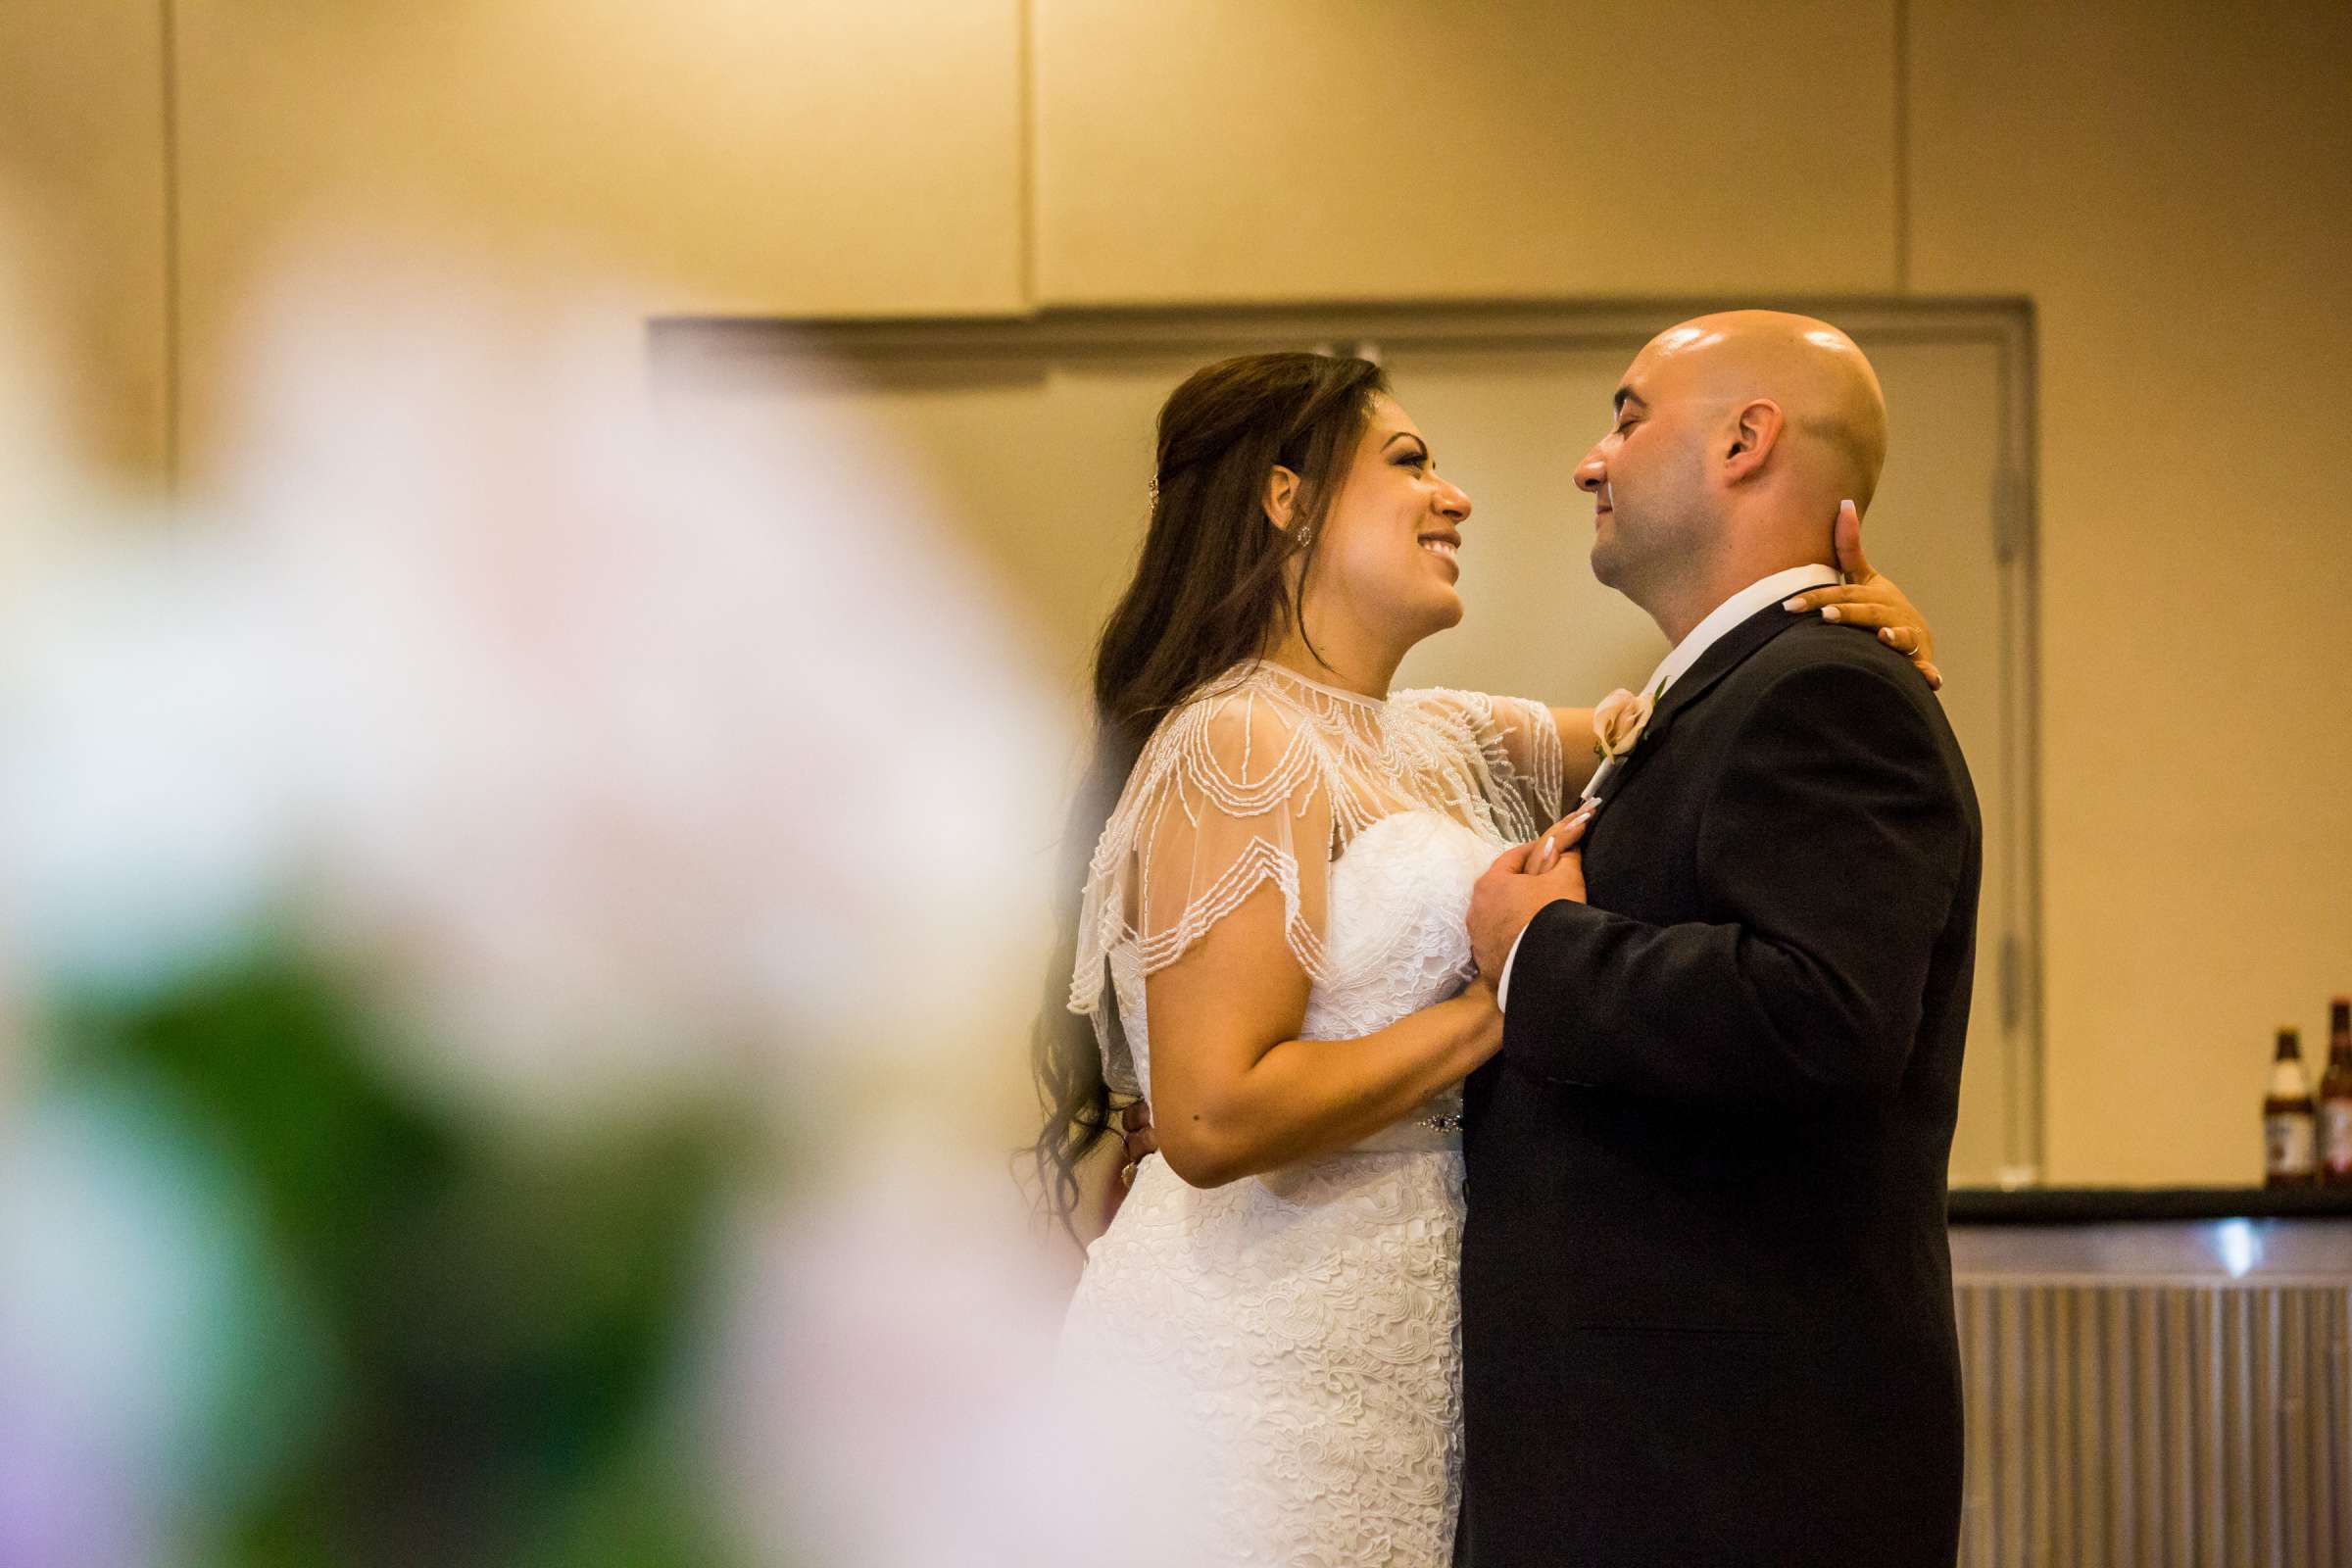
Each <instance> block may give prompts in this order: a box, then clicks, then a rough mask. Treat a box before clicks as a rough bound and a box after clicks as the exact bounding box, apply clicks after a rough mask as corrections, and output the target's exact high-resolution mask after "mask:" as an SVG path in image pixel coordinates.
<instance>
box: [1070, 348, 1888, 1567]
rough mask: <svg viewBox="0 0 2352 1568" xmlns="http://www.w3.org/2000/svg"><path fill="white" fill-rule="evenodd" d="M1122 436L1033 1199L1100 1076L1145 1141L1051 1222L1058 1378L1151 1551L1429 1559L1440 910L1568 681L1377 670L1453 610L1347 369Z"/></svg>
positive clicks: (1440, 1282) (1545, 771)
mask: <svg viewBox="0 0 2352 1568" xmlns="http://www.w3.org/2000/svg"><path fill="white" fill-rule="evenodd" d="M1158 433H1159V439H1158V467H1157V473H1156V476H1155V478H1154V480H1153V484H1152V494H1153V501H1152V520H1151V525H1150V528H1149V531H1148V533H1147V535H1146V538H1145V541H1144V547H1143V555H1142V559H1141V561H1140V562H1139V564H1138V565H1137V569H1136V573H1135V578H1134V580H1133V581H1132V582H1131V583H1130V584H1129V585H1128V587H1127V590H1126V593H1125V594H1124V596H1123V597H1122V598H1121V599H1120V601H1119V604H1118V607H1117V609H1116V610H1114V611H1113V612H1112V613H1111V616H1110V619H1109V621H1108V623H1107V624H1106V626H1105V627H1104V629H1103V636H1102V641H1101V643H1100V646H1099V647H1098V649H1097V653H1096V660H1095V700H1096V705H1097V713H1098V721H1099V736H1098V751H1097V756H1096V760H1095V770H1094V774H1093V778H1094V785H1093V788H1092V790H1091V791H1090V793H1089V794H1088V795H1087V796H1086V797H1084V798H1082V801H1081V805H1080V832H1081V833H1082V834H1083V835H1084V837H1085V838H1087V839H1092V840H1094V842H1095V846H1096V847H1095V851H1094V855H1093V858H1092V860H1091V862H1090V864H1089V866H1088V871H1087V876H1086V882H1085V888H1084V893H1083V903H1082V905H1081V907H1080V910H1079V916H1078V924H1077V929H1076V933H1075V938H1074V943H1073V946H1072V949H1071V952H1072V956H1073V963H1074V967H1073V969H1072V971H1070V972H1071V973H1072V975H1073V976H1074V979H1073V981H1072V984H1071V987H1070V991H1069V1009H1070V1012H1071V1013H1075V1014H1080V1015H1083V1019H1084V1020H1085V1021H1083V1022H1082V1021H1081V1019H1079V1018H1072V1017H1069V1016H1068V1015H1067V1014H1063V1015H1062V1016H1063V1018H1064V1020H1065V1024H1066V1025H1074V1026H1075V1027H1074V1028H1071V1027H1059V1028H1056V1027H1054V1026H1053V1025H1051V1023H1049V1024H1048V1025H1047V1026H1046V1032H1045V1034H1044V1036H1043V1038H1042V1039H1041V1047H1040V1052H1041V1054H1040V1076H1041V1083H1042V1085H1043V1086H1044V1088H1045V1090H1046V1092H1047V1094H1048V1096H1049V1098H1050V1100H1051V1101H1052V1102H1053V1104H1054V1110H1053V1113H1052V1117H1051V1119H1050V1121H1049V1122H1048V1124H1047V1127H1046V1129H1045V1131H1044V1133H1043V1135H1042V1136H1041V1137H1040V1139H1039V1142H1038V1153H1039V1156H1040V1160H1041V1164H1042V1166H1043V1167H1044V1169H1045V1171H1046V1174H1047V1175H1048V1177H1049V1179H1050V1187H1051V1190H1052V1194H1053V1196H1054V1200H1055V1201H1056V1204H1057V1206H1058V1207H1059V1208H1060V1209H1061V1211H1062V1214H1063V1217H1064V1218H1065V1220H1066V1219H1067V1218H1068V1215H1069V1213H1070V1211H1071V1209H1072V1208H1073V1207H1074V1204H1075V1201H1076V1198H1077V1193H1078V1184H1077V1178H1076V1166H1077V1163H1078V1161H1079V1159H1080V1158H1081V1157H1083V1155H1084V1154H1085V1153H1086V1152H1087V1151H1088V1150H1089V1149H1090V1148H1091V1147H1092V1146H1093V1145H1094V1144H1095V1143H1096V1142H1097V1141H1098V1140H1099V1139H1100V1138H1101V1137H1102V1136H1103V1134H1104V1133H1105V1132H1107V1131H1108V1130H1109V1126H1110V1123H1109V1115H1108V1111H1109V1104H1110V1098H1109V1097H1110V1095H1111V1094H1113V1093H1115V1094H1118V1095H1121V1096H1139V1097H1142V1098H1144V1099H1147V1100H1149V1102H1150V1103H1151V1106H1152V1120H1153V1121H1154V1122H1155V1124H1156V1136H1157V1141H1158V1152H1156V1153H1153V1154H1147V1155H1146V1156H1145V1157H1144V1158H1142V1159H1141V1161H1140V1162H1139V1163H1138V1164H1137V1165H1136V1166H1135V1167H1133V1171H1132V1178H1133V1179H1132V1186H1131V1189H1130V1191H1129V1192H1128V1194H1127V1197H1126V1198H1125V1200H1124V1201H1123V1202H1122V1203H1121V1204H1120V1206H1119V1208H1118V1211H1117V1214H1116V1216H1115V1218H1114V1219H1113V1220H1112V1222H1111V1224H1110V1227H1109V1229H1108V1231H1107V1232H1106V1233H1105V1234H1104V1235H1103V1237H1102V1238H1101V1239H1100V1240H1098V1241H1097V1242H1095V1243H1094V1245H1093V1246H1092V1247H1090V1248H1089V1249H1088V1250H1087V1262H1086V1267H1085V1271H1084V1273H1083V1275H1082V1277H1081V1279H1080V1282H1079V1286H1078V1291H1077V1295H1076V1297H1075V1299H1073V1301H1072V1302H1071V1306H1070V1311H1069V1317H1068V1320H1067V1323H1066V1326H1065V1328H1064V1331H1063V1336H1062V1344H1061V1354H1062V1360H1063V1375H1064V1381H1065V1383H1066V1384H1070V1385H1073V1386H1077V1385H1083V1386H1086V1387H1090V1388H1092V1389H1094V1390H1097V1391H1100V1392H1102V1393H1103V1395H1104V1397H1108V1398H1110V1399H1112V1400H1114V1401H1115V1403H1116V1405H1117V1408H1118V1414H1117V1418H1116V1425H1117V1428H1118V1438H1119V1445H1120V1446H1121V1447H1122V1448H1124V1449H1126V1450H1127V1451H1128V1452H1129V1453H1130V1454H1131V1455H1133V1456H1138V1457H1139V1462H1141V1463H1143V1465H1144V1468H1145V1469H1146V1470H1147V1471H1148V1472H1149V1473H1150V1475H1151V1476H1152V1483H1153V1487H1152V1490H1153V1492H1154V1493H1155V1494H1156V1495H1157V1496H1158V1498H1159V1499H1160V1500H1161V1501H1162V1502H1163V1503H1164V1504H1165V1505H1166V1506H1165V1511H1164V1512H1162V1513H1156V1514H1152V1515H1150V1516H1149V1517H1151V1518H1152V1520H1153V1521H1154V1522H1153V1523H1152V1524H1151V1525H1150V1527H1149V1528H1150V1529H1151V1530H1152V1532H1154V1534H1158V1535H1164V1536H1167V1537H1170V1538H1171V1539H1161V1540H1159V1541H1158V1542H1157V1543H1156V1545H1155V1550H1154V1553H1153V1554H1154V1555H1156V1554H1158V1553H1159V1552H1165V1554H1166V1555H1167V1556H1168V1558H1169V1559H1170V1560H1177V1561H1186V1562H1241V1561H1249V1562H1259V1563H1282V1564H1328V1565H1339V1564H1388V1563H1397V1564H1444V1563H1446V1562H1449V1561H1450V1560H1451V1556H1452V1540H1453V1528H1454V1517H1455V1512H1456V1508H1457V1504H1458V1499H1459V1496H1460V1460H1461V1444H1460V1415H1461V1393H1460V1389H1461V1374H1460V1364H1459V1356H1460V1349H1459V1344H1458V1299H1457V1286H1456V1278H1455V1269H1456V1263H1457V1260H1458V1255H1459V1247H1460V1235H1461V1217H1462V1202H1463V1197H1462V1164H1461V1155H1460V1152H1459V1151H1460V1145H1461V1138H1460V1130H1459V1129H1460V1125H1461V1118H1460V1096H1459V1085H1460V1083H1461V1080H1462V1079H1463V1077H1464V1076H1465V1075H1467V1074H1468V1073H1469V1072H1470V1070H1471V1069H1472V1068H1474V1067H1476V1066H1478V1065H1479V1064H1480V1063H1481V1062H1484V1061H1485V1060H1486V1059H1487V1058H1488V1057H1489V1056H1491V1055H1493V1054H1495V1051H1496V1050H1497V1048H1498V1047H1499V1046H1500V1044H1501V1041H1502V1016H1501V1014H1500V1012H1499V1011H1498V1010H1497V1009H1496V1006H1495V995H1494V991H1493V989H1492V986H1491V984H1489V983H1478V977H1477V976H1476V975H1475V973H1474V969H1473V966H1472V964H1471V961H1470V949H1469V942H1468V938H1467V936H1466V935H1465V933H1464V929H1463V914H1464V911H1465V909H1466V908H1467V907H1468V903H1469V896H1470V887H1471V884H1472V882H1473V881H1475V880H1476V878H1477V877H1478V875H1479V873H1480V872H1482V871H1483V870H1485V869H1486V867H1487V865H1488V864H1489V863H1490V862H1491V861H1492V860H1493V859H1494V858H1495V855H1496V854H1497V853H1498V852H1499V851H1501V850H1502V849H1504V848H1505V847H1507V846H1509V845H1511V844H1514V843H1522V842H1526V841H1529V840H1532V839H1533V838H1535V837H1536V835H1537V834H1538V833H1540V832H1543V831H1544V828H1545V827H1546V825H1547V824H1551V823H1553V822H1554V821H1555V819H1557V818H1558V817H1559V816H1560V813H1561V809H1562V806H1563V804H1564V802H1565V800H1566V799H1567V798H1569V797H1570V796H1571V795H1573V793H1574V792H1575V791H1577V790H1578V789H1580V788H1582V787H1583V785H1584V783H1585V781H1586V779H1587V777H1588V776H1589V775H1590V773H1591V771H1592V768H1593V755H1594V748H1593V712H1592V711H1591V710H1590V709H1576V708H1562V709H1551V708H1546V707H1544V706H1543V705H1541V704H1538V703H1534V702H1529V701H1526V700H1523V699H1519V698H1509V697H1490V696H1486V695H1483V694H1480V693H1475V692H1458V691H1443V690H1429V691H1402V692H1392V691H1391V690H1390V689H1389V684H1390V680H1391V677H1392V676H1393V675H1394V674H1395V672H1396V670H1397V665H1398V663H1399V662H1401V661H1402V660H1403V658H1404V656H1405V654H1406V653H1407V652H1408V651H1410V650H1411V649H1412V648H1413V646H1414V645H1415V644H1417V643H1419V642H1420V641H1421V640H1422V639H1423V638H1425V637H1428V636H1430V635H1431V634H1432V633H1434V632H1439V631H1443V630H1445V629H1446V628H1447V627H1449V626H1452V625H1453V624H1455V623H1456V622H1457V621H1459V620H1460V619H1461V617H1462V600H1461V596H1460V593H1459V592H1458V590H1457V589H1456V587H1455V583H1456V580H1457V578H1458V576H1459V567H1458V565H1457V564H1456V555H1457V553H1458V551H1459V550H1460V549H1461V548H1462V542H1463V541H1462V525H1463V524H1464V522H1465V521H1466V520H1467V519H1468V517H1469V516H1470V510H1471V508H1470V498H1469V496H1467V495H1466V494H1464V493H1463V492H1462V490H1461V489H1460V488H1459V487H1458V486H1456V485H1454V484H1453V483H1451V482H1450V481H1448V480H1446V478H1444V477H1442V476H1441V475H1440V474H1439V472H1438V467H1437V464H1436V461H1435V459H1434V457H1433V455H1432V452H1431V448H1430V444H1429V442H1428V441H1427V439H1426V438H1424V437H1423V435H1422V434H1421V432H1420V430H1419V429H1418V428H1417V427H1416V426H1415V425H1414V424H1413V421H1412V420H1411V419H1410V418H1409V417H1406V414H1405V412H1404V410H1403V409H1402V408H1400V407H1399V406H1398V405H1397V402H1396V400H1395V399H1394V398H1393V397H1392V396H1391V395H1390V392H1389V389H1388V386H1387V383H1386V381H1385V379H1384V377H1383V375H1382V373H1381V371H1380V369H1379V368H1377V367H1375V366H1373V365H1371V364H1370V363H1368V362H1366V361H1363V360H1357V359H1344V358H1334V357H1330V356H1325V355H1313V354H1261V355H1250V356H1246V357H1243V358H1239V359H1232V360H1226V361H1224V362H1222V363H1219V364H1216V365H1211V366H1209V367H1207V368H1204V369H1201V370H1200V371H1198V372H1196V373H1195V374H1194V375H1193V376H1192V377H1191V378H1189V379H1188V380H1186V381H1185V382H1184V384H1183V385H1182V386H1180V387H1178V388H1177V389H1176V391H1175V392H1174V393H1173V394H1172V395H1171V396H1170V397H1169V399H1168V401H1167V403H1166V405H1165V406H1164V407H1163V408H1162V409H1161V411H1160V416H1159V432H1158ZM1826 527H1827V524H1826V522H1825V528H1826ZM1841 531H1842V532H1844V533H1845V538H1846V543H1845V544H1843V545H1842V546H1841V562H1840V564H1843V565H1845V566H1847V567H1848V569H1849V571H1850V572H1851V573H1852V574H1853V575H1854V576H1855V577H1856V578H1857V579H1861V580H1862V581H1863V582H1864V583H1865V585H1864V586H1857V587H1853V588H1847V589H1842V590H1830V591H1829V596H1828V597H1826V598H1825V597H1824V596H1823V595H1822V594H1820V593H1816V594H1815V595H1812V596H1809V597H1810V603H1809V604H1808V605H1807V607H1806V608H1812V607H1814V606H1818V605H1820V604H1823V603H1828V602H1832V601H1833V600H1835V601H1837V602H1838V603H1839V605H1840V608H1839V611H1838V615H1839V617H1840V618H1842V619H1844V620H1846V621H1848V622H1849V623H1852V624H1855V625H1860V626H1872V625H1875V626H1878V627H1880V628H1881V630H1880V632H1879V635H1880V636H1881V637H1882V638H1884V639H1885V640H1887V642H1888V643H1889V644H1890V645H1892V646H1893V647H1895V648H1896V649H1898V650H1899V651H1902V652H1906V653H1909V654H1911V655H1912V656H1913V658H1914V659H1915V660H1916V661H1917V662H1920V663H1921V664H1922V666H1923V668H1927V669H1929V671H1930V673H1931V675H1932V674H1933V669H1932V666H1930V665H1928V663H1927V661H1928V659H1929V657H1930V654H1931V649H1930V646H1929V643H1928V638H1927V632H1926V627H1925V626H1924V624H1922V623H1921V621H1920V620H1919V618H1918V616H1917V614H1916V613H1915V612H1913V611H1912V609H1911V607H1910V604H1909V602H1908V601H1907V600H1905V599H1904V598H1903V596H1902V595H1901V593H1900V592H1899V591H1898V590H1896V589H1895V588H1894V586H1893V585H1892V584H1891V583H1890V582H1888V581H1887V579H1886V578H1884V577H1877V578H1872V577H1871V576H1870V574H1869V572H1868V568H1867V566H1865V565H1863V564H1862V563H1861V560H1860V555H1859V547H1858V545H1856V544H1854V543H1853V542H1852V539H1851V533H1850V530H1841ZM1114 790H1115V792H1116V794H1115V804H1112V805H1110V806H1108V809H1107V811H1106V812H1105V809H1104V803H1105V802H1106V801H1109V800H1111V799H1112V797H1113V791H1114ZM1090 802H1091V805H1092V814H1091V816H1090V814H1089V804H1090ZM1582 821H1583V818H1582V816H1581V815H1580V816H1579V817H1578V818H1577V819H1575V820H1574V821H1573V822H1571V823H1570V824H1567V825H1566V826H1565V829H1564V831H1563V832H1559V833H1554V834H1552V835H1550V837H1551V838H1552V842H1553V844H1554V845H1555V847H1557V848H1562V849H1564V848H1567V847H1568V846H1569V845H1570V844H1572V843H1573V842H1574V839H1575V836H1576V835H1577V834H1579V833H1581V831H1582ZM1097 823H1100V824H1101V831H1100V835H1099V837H1097V836H1096V834H1095V832H1094V829H1095V826H1096V824H1097ZM1089 1023H1091V1025H1092V1027H1091V1028H1089V1027H1088V1024H1089ZM1527 1437H1528V1441H1530V1442H1541V1441H1543V1438H1542V1435H1541V1434H1534V1433H1531V1434H1528V1435H1527Z"/></svg>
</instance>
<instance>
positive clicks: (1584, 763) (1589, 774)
mask: <svg viewBox="0 0 2352 1568" xmlns="http://www.w3.org/2000/svg"><path fill="white" fill-rule="evenodd" d="M1551 722H1552V725H1553V727H1554V728H1556V729H1557V730H1558V731H1559V732H1560V784H1561V787H1562V788H1563V789H1564V790H1565V791H1566V792H1567V793H1566V796H1565V797H1564V801H1563V808H1562V809H1565V801H1573V800H1575V799H1576V798H1577V797H1578V796H1579V795H1581V794H1583V793H1584V789H1585V786H1586V785H1588V784H1590V783H1592V782H1593V769H1594V768H1595V767H1598V766H1599V765H1600V754H1599V753H1598V752H1595V751H1594V750H1593V710H1591V709H1590V708H1555V709H1553V710H1552V711H1551Z"/></svg>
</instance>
